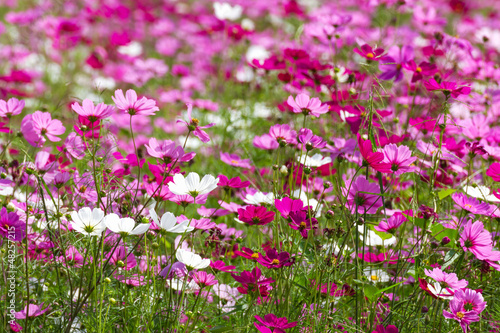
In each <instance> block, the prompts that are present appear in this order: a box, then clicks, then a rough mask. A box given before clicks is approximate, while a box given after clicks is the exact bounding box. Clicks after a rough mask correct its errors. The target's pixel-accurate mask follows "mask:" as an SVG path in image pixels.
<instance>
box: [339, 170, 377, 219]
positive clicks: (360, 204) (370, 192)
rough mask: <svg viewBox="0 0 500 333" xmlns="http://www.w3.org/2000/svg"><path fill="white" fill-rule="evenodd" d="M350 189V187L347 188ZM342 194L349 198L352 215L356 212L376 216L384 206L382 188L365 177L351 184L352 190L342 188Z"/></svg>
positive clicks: (348, 203) (348, 204)
mask: <svg viewBox="0 0 500 333" xmlns="http://www.w3.org/2000/svg"><path fill="white" fill-rule="evenodd" d="M347 187H348V188H349V186H347ZM342 193H343V194H344V196H346V197H347V206H348V207H349V209H350V210H351V213H353V214H354V213H355V212H356V210H357V212H358V213H359V214H363V213H365V212H366V213H367V214H375V213H376V212H377V209H378V208H379V207H381V206H382V198H381V196H380V195H377V194H379V193H380V188H379V186H378V185H377V184H373V183H370V182H369V181H368V180H366V178H365V177H364V176H359V177H358V178H356V180H355V181H353V182H352V183H351V184H350V189H349V190H348V189H347V188H342Z"/></svg>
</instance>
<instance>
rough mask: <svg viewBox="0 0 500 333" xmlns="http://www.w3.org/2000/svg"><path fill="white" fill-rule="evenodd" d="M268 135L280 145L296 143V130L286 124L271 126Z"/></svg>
mask: <svg viewBox="0 0 500 333" xmlns="http://www.w3.org/2000/svg"><path fill="white" fill-rule="evenodd" d="M269 135H270V136H271V137H272V138H274V139H275V140H276V142H278V143H279V144H280V145H286V144H292V145H295V144H297V132H295V131H294V130H292V129H291V128H290V125H288V124H284V125H280V124H276V125H274V126H271V128H270V129H269Z"/></svg>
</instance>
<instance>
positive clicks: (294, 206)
mask: <svg viewBox="0 0 500 333" xmlns="http://www.w3.org/2000/svg"><path fill="white" fill-rule="evenodd" d="M274 205H275V206H276V209H277V210H278V211H279V212H280V213H281V216H283V218H285V219H289V218H290V213H291V212H297V211H300V210H302V208H303V207H304V203H303V202H302V200H300V199H290V198H288V197H284V198H283V199H275V200H274Z"/></svg>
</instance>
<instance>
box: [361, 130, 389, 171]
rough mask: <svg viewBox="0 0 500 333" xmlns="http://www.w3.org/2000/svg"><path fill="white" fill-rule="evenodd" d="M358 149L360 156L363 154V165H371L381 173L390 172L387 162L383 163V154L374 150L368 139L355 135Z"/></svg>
mask: <svg viewBox="0 0 500 333" xmlns="http://www.w3.org/2000/svg"><path fill="white" fill-rule="evenodd" d="M357 139H358V146H359V151H360V152H361V156H363V160H364V162H363V165H364V166H371V167H372V168H373V169H375V170H377V171H380V172H382V173H390V172H391V165H390V164H389V163H384V162H383V160H384V158H385V156H384V154H383V153H381V152H374V151H373V146H372V143H371V141H370V140H363V139H362V138H361V135H359V133H358V136H357Z"/></svg>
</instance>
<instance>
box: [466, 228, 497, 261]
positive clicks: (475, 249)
mask: <svg viewBox="0 0 500 333" xmlns="http://www.w3.org/2000/svg"><path fill="white" fill-rule="evenodd" d="M460 245H461V246H462V248H463V250H464V251H465V252H467V251H470V252H472V253H473V254H474V255H475V256H476V258H478V259H479V260H487V259H490V257H491V255H492V252H493V251H492V248H493V241H492V239H491V234H490V233H489V231H488V230H484V225H483V222H481V221H476V222H474V223H472V221H469V222H467V224H465V226H464V229H463V231H462V234H461V235H460Z"/></svg>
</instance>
